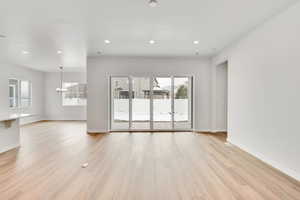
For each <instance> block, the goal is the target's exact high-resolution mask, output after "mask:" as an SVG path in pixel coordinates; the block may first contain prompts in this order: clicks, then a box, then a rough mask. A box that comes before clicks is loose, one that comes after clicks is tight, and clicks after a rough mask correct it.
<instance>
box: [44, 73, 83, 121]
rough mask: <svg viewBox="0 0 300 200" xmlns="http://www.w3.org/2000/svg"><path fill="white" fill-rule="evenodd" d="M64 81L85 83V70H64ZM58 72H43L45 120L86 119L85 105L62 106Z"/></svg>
mask: <svg viewBox="0 0 300 200" xmlns="http://www.w3.org/2000/svg"><path fill="white" fill-rule="evenodd" d="M63 80H64V81H65V82H79V83H86V73H85V72H64V78H63ZM58 87H60V73H58V72H47V73H45V117H46V119H47V120H86V106H62V97H61V95H60V94H58V93H57V92H56V91H55V89H56V88H58Z"/></svg>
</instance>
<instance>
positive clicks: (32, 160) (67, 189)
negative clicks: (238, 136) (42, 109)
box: [0, 122, 300, 200]
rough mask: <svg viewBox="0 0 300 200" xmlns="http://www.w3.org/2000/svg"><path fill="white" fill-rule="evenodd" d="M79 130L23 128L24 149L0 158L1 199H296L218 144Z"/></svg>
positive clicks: (275, 177) (246, 158)
mask: <svg viewBox="0 0 300 200" xmlns="http://www.w3.org/2000/svg"><path fill="white" fill-rule="evenodd" d="M85 129H86V127H85V124H84V123H82V122H43V123H36V124H32V125H27V126H24V127H22V133H21V140H22V141H21V144H22V147H21V148H20V149H18V150H12V151H9V152H7V153H3V154H1V155H0V199H1V200H8V199H28V200H36V199H38V200H52V199H62V200H69V199H76V200H81V199H87V200H96V199H101V200H111V199H119V200H177V199H178V200H179V199H181V200H196V199H201V200H203V199H207V200H227V199H234V200H243V199H245V200H252V199H253V200H261V199H270V200H290V199H291V200H295V199H300V184H299V182H297V181H295V180H293V179H291V178H289V177H287V176H285V175H283V174H282V173H280V172H278V171H277V170H275V169H273V168H271V167H270V166H268V165H266V164H264V163H263V162H261V161H259V160H257V159H256V158H254V157H252V156H250V155H249V154H247V153H245V152H243V151H241V150H239V149H238V148H236V147H233V146H227V145H225V144H224V143H225V141H224V140H222V139H220V138H219V137H214V136H211V135H208V134H197V133H112V134H106V135H98V136H90V135H87V134H86V130H85ZM86 162H88V163H89V166H88V167H87V168H82V167H81V165H82V164H83V163H86Z"/></svg>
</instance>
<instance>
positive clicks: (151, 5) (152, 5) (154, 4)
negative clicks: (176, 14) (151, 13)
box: [149, 0, 158, 8]
mask: <svg viewBox="0 0 300 200" xmlns="http://www.w3.org/2000/svg"><path fill="white" fill-rule="evenodd" d="M157 4H158V2H157V0H150V1H149V6H150V7H152V8H154V7H156V6H157Z"/></svg>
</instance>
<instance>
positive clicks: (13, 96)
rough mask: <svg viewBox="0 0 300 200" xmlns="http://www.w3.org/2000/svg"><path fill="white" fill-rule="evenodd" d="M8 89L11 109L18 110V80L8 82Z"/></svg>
mask: <svg viewBox="0 0 300 200" xmlns="http://www.w3.org/2000/svg"><path fill="white" fill-rule="evenodd" d="M8 88H9V107H10V108H17V107H18V105H19V98H18V96H19V95H18V94H19V84H18V80H16V79H9V80H8Z"/></svg>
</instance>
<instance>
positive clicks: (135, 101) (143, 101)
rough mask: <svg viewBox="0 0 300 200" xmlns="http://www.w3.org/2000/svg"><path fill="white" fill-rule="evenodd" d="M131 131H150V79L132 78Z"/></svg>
mask: <svg viewBox="0 0 300 200" xmlns="http://www.w3.org/2000/svg"><path fill="white" fill-rule="evenodd" d="M131 83H132V97H131V98H132V122H131V129H136V130H139V129H150V78H143V77H133V78H132V79H131Z"/></svg>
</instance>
